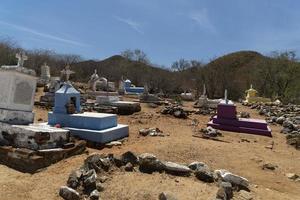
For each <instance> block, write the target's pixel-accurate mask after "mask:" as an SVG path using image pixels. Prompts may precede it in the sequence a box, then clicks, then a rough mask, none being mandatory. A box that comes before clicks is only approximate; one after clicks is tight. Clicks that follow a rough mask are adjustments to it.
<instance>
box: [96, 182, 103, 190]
mask: <svg viewBox="0 0 300 200" xmlns="http://www.w3.org/2000/svg"><path fill="white" fill-rule="evenodd" d="M96 189H97V190H98V191H99V192H102V191H103V190H104V186H103V184H102V183H101V182H99V181H98V182H97V183H96Z"/></svg>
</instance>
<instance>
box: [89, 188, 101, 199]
mask: <svg viewBox="0 0 300 200" xmlns="http://www.w3.org/2000/svg"><path fill="white" fill-rule="evenodd" d="M99 198H100V193H99V191H98V190H93V191H92V192H91V194H90V200H98V199H99Z"/></svg>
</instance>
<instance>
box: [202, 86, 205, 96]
mask: <svg viewBox="0 0 300 200" xmlns="http://www.w3.org/2000/svg"><path fill="white" fill-rule="evenodd" d="M202 95H203V96H205V95H206V87H205V84H203V93H202Z"/></svg>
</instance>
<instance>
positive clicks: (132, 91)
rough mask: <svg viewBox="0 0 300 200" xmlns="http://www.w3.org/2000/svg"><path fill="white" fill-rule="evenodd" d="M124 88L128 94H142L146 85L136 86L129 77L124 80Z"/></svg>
mask: <svg viewBox="0 0 300 200" xmlns="http://www.w3.org/2000/svg"><path fill="white" fill-rule="evenodd" d="M124 90H125V93H127V94H142V93H144V87H136V86H134V85H132V84H131V81H130V80H129V79H127V80H125V81H124Z"/></svg>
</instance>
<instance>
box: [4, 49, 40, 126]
mask: <svg viewBox="0 0 300 200" xmlns="http://www.w3.org/2000/svg"><path fill="white" fill-rule="evenodd" d="M16 57H17V58H18V59H19V60H18V65H16V66H2V67H1V68H0V84H1V88H0V121H1V122H5V123H10V124H20V125H24V124H29V123H32V122H33V119H34V113H33V112H32V109H33V104H34V95H35V89H36V82H37V78H36V77H35V76H33V74H35V72H34V71H32V70H28V69H26V68H24V67H23V64H24V61H25V60H27V56H26V55H25V54H24V53H20V54H17V56H16Z"/></svg>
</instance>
